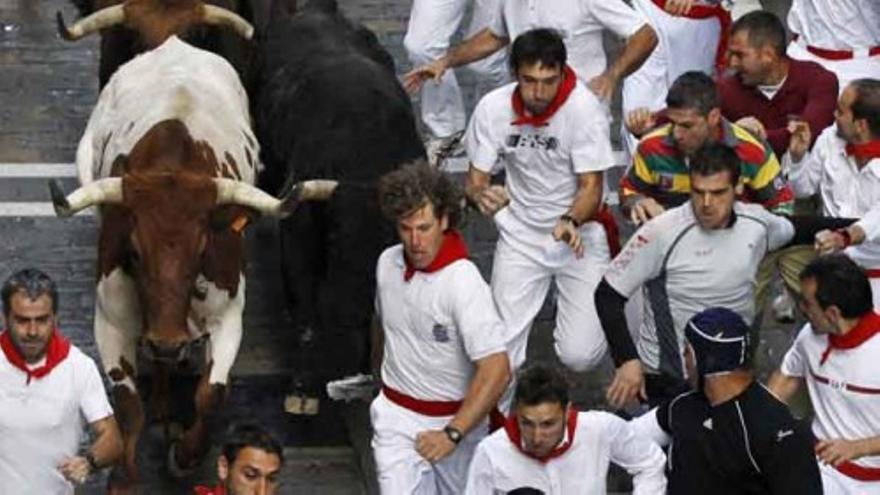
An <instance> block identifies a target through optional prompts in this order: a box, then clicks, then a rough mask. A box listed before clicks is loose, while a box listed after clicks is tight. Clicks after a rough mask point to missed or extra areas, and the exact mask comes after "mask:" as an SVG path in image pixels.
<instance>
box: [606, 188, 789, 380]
mask: <svg viewBox="0 0 880 495" xmlns="http://www.w3.org/2000/svg"><path fill="white" fill-rule="evenodd" d="M734 212H735V213H736V221H735V222H734V223H733V225H731V226H730V227H728V228H724V229H717V230H706V229H703V228H701V227H700V226H699V224H698V223H697V219H696V217H695V216H694V212H693V208H692V205H691V202H690V201H688V202H686V203H685V204H683V205H681V206H678V207H676V208H672V209H670V210H667V211H666V212H664V213H663V214H662V215H659V216H657V217H655V218H653V219H651V220H650V221H648V222H647V223H646V224H645V225H644V226H642V227H641V228H640V229H639V230H638V231H636V233H635V234H634V235H633V236H632V237H631V238H630V239H629V241H628V242H627V244H626V246H625V247H624V248H623V250H622V251H621V252H620V254H618V255H617V257H616V258H614V260H612V261H611V266H610V268H609V269H608V272H606V273H605V279H606V280H607V281H608V283H609V284H610V285H611V287H613V288H614V290H616V291H617V292H619V293H620V294H622V295H624V296H626V297H630V296H631V295H632V294H633V293H634V292H635V291H636V290H638V289H640V288H642V287H644V288H645V289H646V290H645V296H646V297H645V306H644V319H643V321H642V326H641V328H640V330H639V339H638V342H637V344H636V346H637V348H638V351H639V356H640V357H641V359H642V361H643V362H644V363H645V364H646V366H647V367H648V369H649V370H651V371H652V372H658V371H660V372H663V373H666V374H669V375H671V376H673V377H684V363H683V360H682V352H683V351H684V329H685V325H686V324H687V322H688V320H690V319H691V317H693V316H694V315H695V314H697V313H699V312H700V311H703V310H704V309H708V308H712V307H723V308H728V309H730V310H732V311H735V312H736V313H737V314H739V315H740V316H742V317H743V319H744V320H745V321H746V322H747V323H751V322H752V320H753V319H754V317H755V296H754V290H755V274H756V273H757V270H758V265H759V264H760V262H761V260H762V259H763V258H764V255H765V254H767V252H768V251H772V250H774V249H777V248H779V247H781V246H783V245H785V244H786V243H787V242H788V241H790V240H791V238H792V237H793V236H794V226H793V225H792V224H791V222H789V221H788V220H786V219H785V218H784V217H781V216H778V215H774V214H772V213H769V212H768V211H767V210H765V209H764V208H763V207H762V206H760V205H756V204H747V203H741V202H738V201H737V202H736V203H734Z"/></svg>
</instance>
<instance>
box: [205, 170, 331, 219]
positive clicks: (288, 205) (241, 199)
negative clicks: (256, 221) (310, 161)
mask: <svg viewBox="0 0 880 495" xmlns="http://www.w3.org/2000/svg"><path fill="white" fill-rule="evenodd" d="M214 182H215V183H216V184H217V203H218V204H239V205H242V206H249V207H251V208H253V209H255V210H257V211H260V212H262V213H265V214H268V215H274V216H279V217H282V218H284V217H287V216H289V215H290V214H291V213H293V212H294V210H296V207H297V206H298V205H299V203H300V202H302V201H326V200H328V199H330V197H331V196H333V191H334V190H335V189H336V186H337V184H338V183H337V182H336V181H335V180H308V181H303V182H298V183H296V184H295V185H294V186H293V187H292V188H291V189H290V191H288V192H287V193H285V194H284V196H283V197H281V198H276V197H274V196H272V195H270V194H268V193H266V192H264V191H261V190H260V189H257V188H256V187H254V186H252V185H250V184H246V183H244V182H239V181H236V180H232V179H214Z"/></svg>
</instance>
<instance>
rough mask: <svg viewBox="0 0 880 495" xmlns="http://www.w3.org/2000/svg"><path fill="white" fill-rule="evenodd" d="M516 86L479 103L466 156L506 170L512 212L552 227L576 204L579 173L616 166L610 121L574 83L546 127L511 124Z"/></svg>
mask: <svg viewBox="0 0 880 495" xmlns="http://www.w3.org/2000/svg"><path fill="white" fill-rule="evenodd" d="M615 1H616V0H615ZM516 86H517V84H516V83H511V84H507V85H505V86H502V87H500V88H497V89H495V90H494V91H492V92H491V93H489V94H487V95H486V96H484V97H483V99H482V100H480V102H479V103H478V104H477V107H476V109H474V114H473V116H472V117H471V121H470V123H469V124H468V129H467V134H466V136H465V139H466V145H467V152H468V158H470V161H471V163H472V164H473V166H474V167H476V168H477V169H478V170H481V171H483V172H485V173H489V174H492V173H496V172H499V171H500V170H502V169H504V170H505V171H506V172H507V179H506V180H507V182H506V184H507V189H508V191H509V194H510V206H509V209H510V212H511V213H512V214H513V215H514V216H515V217H516V218H517V219H518V220H520V221H521V222H523V223H525V224H526V225H528V226H530V227H533V228H536V229H540V230H552V229H553V227H554V226H555V225H556V222H557V220H558V219H559V217H560V216H561V215H563V214H564V213H566V212H567V211H568V210H569V208H571V205H572V203H573V202H574V197H575V193H576V192H577V188H578V184H577V174H582V173H588V172H602V171H604V170H607V169H608V168H611V167H613V166H614V154H613V153H612V151H611V139H610V137H609V128H608V121H607V120H606V118H605V113H604V110H603V109H602V106H601V104H600V103H599V100H598V99H596V97H595V96H594V95H593V94H592V93H591V92H590V91H589V90H587V89H586V87H585V86H583V85H582V84H581V83H580V82H578V83H577V85H576V86H575V88H574V90H572V92H571V94H570V95H569V96H568V99H567V100H566V101H565V103H564V104H563V105H562V106H561V107H560V108H559V109H558V110H557V111H556V113H555V114H554V115H553V116H552V117H551V118H550V120H549V121H548V123H547V125H544V126H540V127H534V126H532V125H513V124H512V122H513V121H514V120H516V118H517V117H516V114H515V112H514V110H513V105H512V103H511V102H512V97H513V92H514V90H515V89H516Z"/></svg>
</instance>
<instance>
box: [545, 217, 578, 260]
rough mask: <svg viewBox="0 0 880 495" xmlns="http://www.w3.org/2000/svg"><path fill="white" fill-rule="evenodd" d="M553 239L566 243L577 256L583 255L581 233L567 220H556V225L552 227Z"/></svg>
mask: <svg viewBox="0 0 880 495" xmlns="http://www.w3.org/2000/svg"><path fill="white" fill-rule="evenodd" d="M553 240H555V241H562V242H565V243H567V244H568V245H569V247H571V250H572V251H574V255H575V256H576V257H577V258H580V257H582V256H583V255H584V242H583V239H582V238H581V233H580V231H579V230H578V229H577V227H575V226H574V223H572V222H571V221H569V220H564V219H562V218H560V219H559V220H557V221H556V227H553Z"/></svg>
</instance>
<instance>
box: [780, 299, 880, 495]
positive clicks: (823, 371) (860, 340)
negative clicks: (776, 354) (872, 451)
mask: <svg viewBox="0 0 880 495" xmlns="http://www.w3.org/2000/svg"><path fill="white" fill-rule="evenodd" d="M878 333H880V315H878V314H876V313H873V312H871V313H868V314H867V315H865V316H863V317H862V318H861V319H860V320H859V322H858V324H857V325H856V326H855V327H853V328H852V329H851V330H850V331H849V332H847V333H846V334H845V335H841V336H838V335H819V334H816V333H815V332H813V329H812V328H811V327H810V325H809V324H807V325H805V326H804V328H803V329H801V331H800V333H799V334H798V336H797V338H796V339H795V341H794V344H792V346H791V349H789V351H788V353H786V355H785V358H784V359H783V361H782V366H781V368H780V371H781V372H782V374H784V375H786V376H791V377H799V378H803V379H804V380H805V381H806V383H807V390H808V391H809V393H810V402H811V403H812V405H813V412H814V415H815V417H814V419H813V434H814V435H815V436H816V438H817V439H819V440H826V439H845V440H859V439H864V438H869V437H876V436H878V435H880V373H877V361H878V359H880V335H878ZM819 468H820V471H821V473H822V485H823V488H824V489H825V493H826V495H836V494H858V495H872V494H880V456H878V455H874V456H868V457H862V458H860V459H857V460H855V461H851V462H845V463H843V464H842V465H841V466H838V467H836V468H835V467H833V466H829V465H825V464H824V463H822V462H820V463H819Z"/></svg>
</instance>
